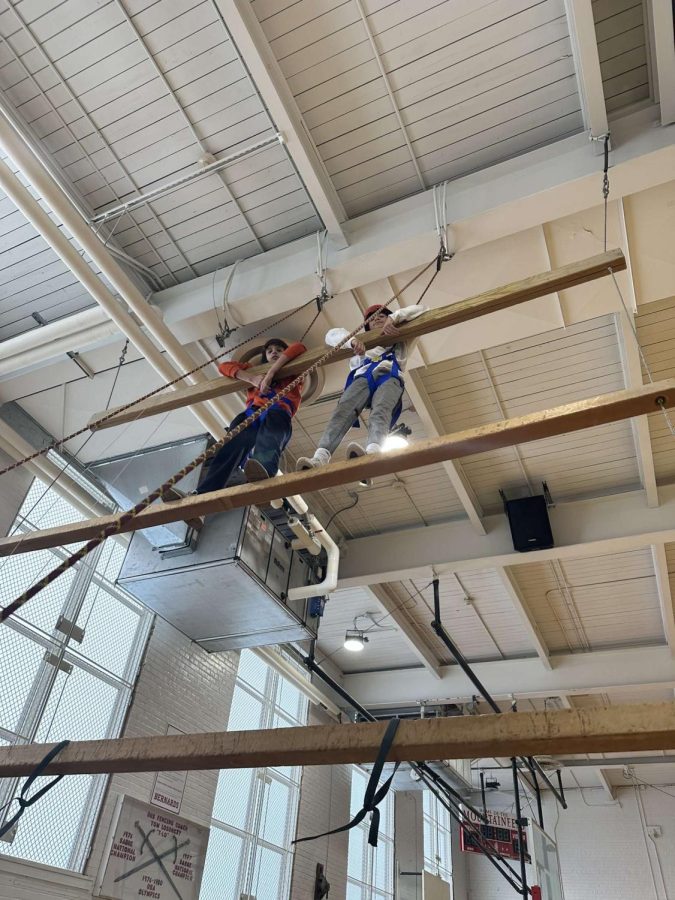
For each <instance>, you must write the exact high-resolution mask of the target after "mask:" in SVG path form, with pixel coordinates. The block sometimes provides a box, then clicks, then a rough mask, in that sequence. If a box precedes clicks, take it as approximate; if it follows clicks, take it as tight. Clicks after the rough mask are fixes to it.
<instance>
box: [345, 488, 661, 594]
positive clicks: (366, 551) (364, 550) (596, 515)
mask: <svg viewBox="0 0 675 900" xmlns="http://www.w3.org/2000/svg"><path fill="white" fill-rule="evenodd" d="M660 496H661V504H660V506H658V507H655V508H652V509H650V508H649V507H647V506H646V504H645V502H644V494H643V492H642V491H631V492H626V493H622V494H612V495H608V496H604V497H596V498H594V499H585V500H577V501H571V502H567V503H558V504H556V506H555V507H554V508H553V509H551V510H549V516H550V519H551V527H552V530H553V536H554V538H555V546H554V547H551V548H550V549H548V550H537V551H536V553H518V552H516V551H515V550H514V549H513V540H512V538H511V532H510V530H509V525H508V521H507V519H506V516H504V515H503V514H498V515H491V516H486V518H485V520H484V521H485V527H486V529H487V535H485V536H484V537H479V536H478V535H477V534H476V533H475V531H474V530H473V529H472V528H471V527H469V525H468V524H467V522H465V521H455V522H446V523H443V524H439V525H429V526H426V527H425V528H408V529H404V530H401V531H399V532H396V535H395V536H394V535H386V536H381V535H373V536H371V537H363V538H354V539H353V540H350V541H347V544H346V547H347V552H346V553H345V556H344V559H343V560H342V562H341V564H340V577H339V581H338V586H339V587H340V588H348V587H354V586H362V585H365V584H379V583H381V582H385V581H400V580H401V579H405V578H428V577H429V575H430V574H431V573H432V571H434V572H437V573H438V574H439V575H440V574H443V573H444V572H466V571H475V570H477V569H494V568H497V567H499V566H520V565H527V564H529V563H532V562H534V561H535V560H536V562H543V561H549V560H553V559H578V558H581V557H588V556H607V555H610V554H612V553H623V552H626V551H631V550H640V549H644V548H647V547H650V546H651V545H652V544H659V543H670V542H675V485H662V486H661V488H660ZM394 540H395V541H396V543H395V544H393V541H394ZM392 548H393V549H392Z"/></svg>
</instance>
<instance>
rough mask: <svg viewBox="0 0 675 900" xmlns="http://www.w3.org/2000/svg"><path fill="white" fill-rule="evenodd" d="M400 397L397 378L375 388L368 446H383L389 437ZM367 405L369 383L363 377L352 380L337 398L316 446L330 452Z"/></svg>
mask: <svg viewBox="0 0 675 900" xmlns="http://www.w3.org/2000/svg"><path fill="white" fill-rule="evenodd" d="M402 394H403V385H402V384H401V382H400V381H399V380H398V378H388V379H387V380H386V381H385V382H383V383H382V384H381V385H380V386H379V387H378V388H377V390H376V391H375V393H374V394H373V401H372V403H371V409H370V417H369V418H368V441H367V443H368V444H382V442H383V441H384V439H385V438H386V436H387V435H388V434H389V426H390V425H391V417H392V413H393V412H394V407H395V406H396V404H397V403H398V401H399V400H400V399H401V395H402ZM367 402H368V381H367V380H366V379H365V378H355V379H354V381H352V383H351V384H350V385H349V387H348V388H347V390H346V391H345V392H344V393H343V395H342V396H341V397H340V400H339V402H338V405H337V406H336V407H335V412H334V413H333V415H332V416H331V418H330V422H329V423H328V425H327V426H326V430H325V431H324V433H323V435H322V436H321V440H320V441H319V447H323V448H324V449H325V450H328V451H329V452H330V453H333V451H334V450H336V449H337V447H339V445H340V442H341V441H342V439H343V437H344V436H345V435H346V434H347V432H348V431H349V429H350V428H351V427H352V425H353V424H354V419H356V417H357V416H358V415H359V413H360V412H361V411H362V410H363V409H364V407H365V405H366V403H367Z"/></svg>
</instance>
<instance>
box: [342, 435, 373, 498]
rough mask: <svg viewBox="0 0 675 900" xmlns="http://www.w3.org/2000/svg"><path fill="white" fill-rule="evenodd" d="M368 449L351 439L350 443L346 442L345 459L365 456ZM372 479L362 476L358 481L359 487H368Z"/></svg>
mask: <svg viewBox="0 0 675 900" xmlns="http://www.w3.org/2000/svg"><path fill="white" fill-rule="evenodd" d="M367 452H368V451H367V450H364V449H363V447H362V446H361V444H357V443H356V441H351V443H349V444H347V459H359V458H360V457H361V456H365V455H366V453H367ZM372 483H373V482H372V479H370V478H363V479H362V480H361V481H359V486H360V487H370V485H371V484H372Z"/></svg>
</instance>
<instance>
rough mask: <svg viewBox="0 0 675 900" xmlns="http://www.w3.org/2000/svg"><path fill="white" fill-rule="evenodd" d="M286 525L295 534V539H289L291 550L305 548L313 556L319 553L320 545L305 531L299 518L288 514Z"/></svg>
mask: <svg viewBox="0 0 675 900" xmlns="http://www.w3.org/2000/svg"><path fill="white" fill-rule="evenodd" d="M288 527H289V528H290V529H291V531H292V532H293V534H294V535H295V540H294V541H291V547H292V548H293V550H307V552H308V553H311V554H312V555H313V556H317V555H318V554H319V553H321V546H322V545H321V544H320V543H319V541H318V540H317V539H316V538H315V537H313V535H311V534H310V533H309V531H307V529H306V528H305V526H304V525H303V524H302V522H301V521H300V519H298V518H296V517H295V516H289V519H288Z"/></svg>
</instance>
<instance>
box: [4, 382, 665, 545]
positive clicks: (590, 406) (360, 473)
mask: <svg viewBox="0 0 675 900" xmlns="http://www.w3.org/2000/svg"><path fill="white" fill-rule="evenodd" d="M657 400H659V401H660V403H661V404H662V406H663V407H664V408H668V407H671V406H675V379H673V378H669V379H667V380H665V381H659V382H656V383H655V384H648V385H645V386H644V387H641V388H636V389H635V390H633V391H616V392H614V393H612V394H602V395H601V396H599V397H590V398H588V399H587V400H577V401H576V402H574V403H566V404H565V405H564V406H557V407H555V408H553V409H548V410H543V411H541V412H534V413H528V414H527V415H526V416H518V417H517V418H514V419H503V420H501V421H500V422H492V423H490V424H489V425H481V426H480V427H479V428H469V429H467V430H466V431H459V432H456V433H455V434H449V435H445V436H443V437H438V438H430V439H428V440H426V441H418V442H417V443H415V444H411V445H410V446H408V447H404V448H402V449H400V450H390V451H388V452H386V453H379V454H371V455H366V456H362V457H360V458H358V459H352V460H346V461H344V462H338V463H331V464H330V465H327V466H322V467H320V468H317V469H309V470H307V471H304V472H293V473H291V474H290V475H280V476H278V477H276V478H270V479H269V480H267V481H258V482H256V483H254V484H243V485H239V486H238V487H232V488H225V489H224V490H222V491H212V492H211V493H209V494H196V495H193V496H189V497H185V499H184V500H178V501H176V502H175V503H155V504H153V505H152V506H149V507H148V508H147V509H145V510H143V512H141V513H139V515H137V516H136V517H135V518H134V519H132V520H131V521H129V522H127V523H126V525H125V526H124V527H123V529H122V531H123V532H126V531H137V530H139V529H142V528H150V527H154V526H155V525H165V524H166V523H167V522H176V521H179V520H181V519H183V520H186V519H191V518H193V517H195V516H205V515H210V514H213V513H219V512H226V511H227V510H230V509H237V508H240V507H242V506H258V505H265V504H266V503H269V502H270V501H271V500H278V499H280V498H282V497H292V496H294V495H295V494H310V493H312V492H313V491H321V490H325V489H326V488H330V487H336V486H338V485H343V484H356V483H357V482H359V481H362V480H363V479H366V478H376V477H378V476H380V475H393V474H394V473H395V472H401V471H405V470H406V469H417V468H420V467H422V466H431V465H434V464H435V463H441V462H443V461H444V460H446V459H458V458H461V457H463V456H470V455H471V454H473V453H483V452H485V451H487V450H496V449H499V448H500V447H510V446H512V445H513V444H525V443H527V442H528V441H537V440H541V439H542V438H547V437H553V436H554V435H558V434H565V433H567V432H571V431H579V430H580V429H582V428H591V427H592V426H594V425H605V424H606V423H607V422H616V421H618V420H620V419H628V418H631V417H632V416H639V415H643V414H644V413H648V412H656V411H657V410H658V409H659V408H660V407H659V404H657V402H656V401H657ZM117 518H118V516H102V517H101V518H98V519H89V520H88V521H84V522H74V523H73V524H71V525H62V526H59V527H58V528H47V529H44V530H42V531H33V532H30V533H27V534H17V535H11V536H10V537H6V538H2V539H0V556H8V555H10V554H12V553H27V552H28V551H30V550H43V549H45V548H48V547H59V546H61V545H63V544H72V543H77V542H79V541H87V540H91V539H92V538H95V537H98V536H99V534H100V532H101V530H102V529H103V528H104V527H106V526H107V525H109V524H110V523H111V522H113V521H116V519H117Z"/></svg>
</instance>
